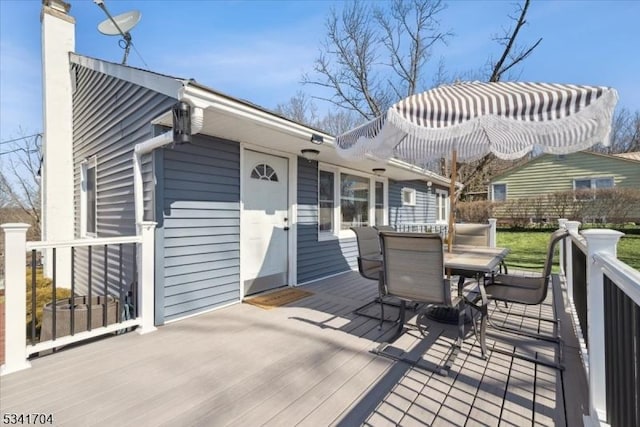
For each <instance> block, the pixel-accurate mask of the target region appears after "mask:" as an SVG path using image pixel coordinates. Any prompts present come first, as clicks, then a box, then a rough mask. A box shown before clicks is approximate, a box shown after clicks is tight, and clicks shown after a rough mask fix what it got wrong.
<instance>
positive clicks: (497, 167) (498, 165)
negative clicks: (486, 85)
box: [458, 0, 542, 191]
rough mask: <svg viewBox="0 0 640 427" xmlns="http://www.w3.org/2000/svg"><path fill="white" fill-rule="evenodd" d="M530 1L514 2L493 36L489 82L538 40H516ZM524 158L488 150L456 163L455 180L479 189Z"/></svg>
mask: <svg viewBox="0 0 640 427" xmlns="http://www.w3.org/2000/svg"><path fill="white" fill-rule="evenodd" d="M530 3H531V1H530V0H525V1H524V4H523V5H519V4H518V5H516V9H515V14H514V15H509V19H510V20H511V21H512V22H513V24H512V26H511V27H509V28H505V29H503V32H502V34H500V35H496V36H494V38H493V39H494V40H495V41H496V42H497V43H498V44H499V45H500V46H502V53H501V54H500V56H499V57H498V59H497V60H493V59H489V62H488V64H489V69H490V72H489V74H488V78H487V80H488V81H489V82H498V81H500V80H501V79H502V77H503V76H504V74H505V73H507V72H508V71H511V70H513V68H514V67H515V66H516V65H519V64H521V63H522V62H523V61H524V60H525V59H527V58H528V57H529V56H531V54H532V53H533V51H534V49H535V48H537V47H538V46H539V45H540V43H541V42H542V38H539V39H538V40H537V41H535V42H534V43H531V44H528V45H525V46H521V45H519V44H518V43H517V39H518V35H519V34H520V33H521V31H522V29H523V27H524V26H525V25H526V24H527V20H526V17H527V12H528V10H529V5H530ZM527 160H528V158H524V159H521V160H517V161H504V160H500V159H498V158H497V157H496V156H494V155H493V154H488V155H486V156H484V157H483V158H481V159H479V160H477V161H475V162H471V163H467V164H462V165H459V167H458V171H459V176H458V180H459V181H460V182H462V183H463V184H464V190H463V191H479V190H482V189H485V188H486V182H487V181H488V178H490V177H491V176H495V175H498V174H500V173H501V172H502V171H505V170H506V169H508V168H511V167H513V166H515V165H517V164H519V163H522V162H523V161H527Z"/></svg>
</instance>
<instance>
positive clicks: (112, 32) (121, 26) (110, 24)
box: [98, 10, 142, 36]
mask: <svg viewBox="0 0 640 427" xmlns="http://www.w3.org/2000/svg"><path fill="white" fill-rule="evenodd" d="M141 17H142V15H141V14H140V12H138V11H137V10H132V11H130V12H125V13H122V14H120V15H117V16H114V17H109V18H107V19H105V20H104V21H102V22H101V23H99V24H98V31H100V32H101V33H102V34H104V35H106V36H120V35H121V36H124V35H125V34H126V33H128V32H129V31H131V30H132V29H133V27H135V26H136V25H137V24H138V22H140V18H141Z"/></svg>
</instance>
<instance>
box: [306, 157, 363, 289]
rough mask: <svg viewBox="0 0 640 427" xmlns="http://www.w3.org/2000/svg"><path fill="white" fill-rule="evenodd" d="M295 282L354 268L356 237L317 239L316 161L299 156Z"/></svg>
mask: <svg viewBox="0 0 640 427" xmlns="http://www.w3.org/2000/svg"><path fill="white" fill-rule="evenodd" d="M297 175H298V224H297V230H298V233H297V238H298V251H297V257H298V277H297V281H298V283H304V282H308V281H311V280H315V279H319V278H321V277H326V276H330V275H332V274H337V273H340V272H343V271H347V270H351V269H355V268H357V266H358V265H357V257H358V246H357V244H356V239H355V236H354V237H353V238H345V239H337V238H336V239H331V240H325V241H318V162H310V161H307V160H306V159H303V158H301V157H300V158H298V174H297Z"/></svg>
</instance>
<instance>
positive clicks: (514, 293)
mask: <svg viewBox="0 0 640 427" xmlns="http://www.w3.org/2000/svg"><path fill="white" fill-rule="evenodd" d="M568 234H569V232H568V231H567V230H557V231H555V232H554V233H553V234H552V235H551V238H550V239H549V244H548V246H547V258H546V260H545V263H544V269H543V271H542V274H541V275H535V276H533V275H527V276H525V275H517V274H497V275H495V276H494V277H493V278H492V280H491V282H489V283H487V284H484V285H483V284H482V283H480V284H479V290H480V299H481V300H482V302H481V305H480V306H476V305H474V306H476V307H477V308H478V309H479V310H481V312H482V316H483V317H486V318H487V320H488V324H489V325H490V326H491V327H493V328H495V329H497V330H499V331H502V332H507V333H514V334H518V335H522V336H527V337H530V338H535V339H541V340H545V341H550V342H555V343H557V344H558V347H559V356H558V358H559V361H560V362H562V345H563V341H562V338H561V336H560V319H558V318H557V316H556V317H554V318H553V319H548V318H545V317H540V316H531V315H527V314H517V313H510V315H517V316H522V317H528V318H533V319H536V320H539V321H546V322H552V323H554V324H555V325H557V326H556V329H557V334H555V335H553V336H550V335H547V334H539V333H535V332H530V331H523V330H520V329H516V328H512V327H508V326H504V325H498V324H496V323H494V322H492V321H491V317H490V316H489V315H488V302H489V301H495V302H496V303H498V302H500V301H502V302H505V303H515V304H524V305H539V304H542V303H543V302H544V301H545V299H546V298H547V292H548V290H549V286H550V284H551V267H552V264H553V255H554V251H555V247H556V245H557V243H558V242H559V241H560V240H562V239H564V238H565V237H567V236H568ZM496 306H497V307H498V309H500V308H499V305H498V304H496ZM554 312H555V310H554ZM486 324H487V323H483V324H482V326H481V330H480V337H481V338H480V345H481V347H482V351H483V353H484V352H485V351H486V341H485V330H484V328H485V327H486ZM494 351H496V349H494ZM523 358H524V357H523ZM525 359H527V360H529V359H528V358H525ZM532 361H534V362H535V363H539V361H537V360H532ZM545 364H547V363H545ZM547 365H549V366H552V367H555V368H558V369H562V366H561V364H547Z"/></svg>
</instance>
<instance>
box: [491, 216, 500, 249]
mask: <svg viewBox="0 0 640 427" xmlns="http://www.w3.org/2000/svg"><path fill="white" fill-rule="evenodd" d="M489 226H490V228H489V247H490V248H495V247H496V246H497V244H498V240H497V230H496V229H497V228H498V220H497V219H496V218H489Z"/></svg>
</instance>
